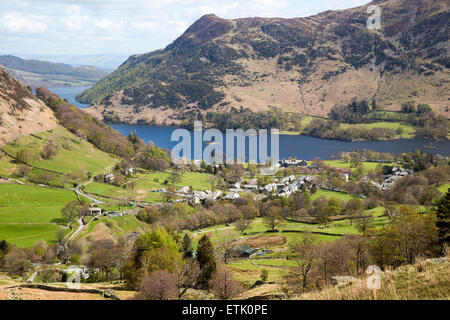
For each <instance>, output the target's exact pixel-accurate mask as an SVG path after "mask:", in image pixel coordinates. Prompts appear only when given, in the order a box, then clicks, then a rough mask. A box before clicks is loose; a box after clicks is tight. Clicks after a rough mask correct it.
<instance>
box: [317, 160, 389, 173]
mask: <svg viewBox="0 0 450 320" xmlns="http://www.w3.org/2000/svg"><path fill="white" fill-rule="evenodd" d="M325 163H326V164H327V165H329V166H331V167H334V168H343V169H350V170H353V169H355V168H351V164H350V163H349V162H345V161H343V160H326V161H325ZM362 165H363V167H364V170H363V174H367V173H368V171H369V170H375V169H376V167H377V166H378V165H381V166H384V165H389V166H393V165H395V163H378V162H362Z"/></svg>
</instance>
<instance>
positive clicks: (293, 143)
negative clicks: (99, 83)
mask: <svg viewBox="0 0 450 320" xmlns="http://www.w3.org/2000/svg"><path fill="white" fill-rule="evenodd" d="M87 88H88V87H64V88H51V90H52V92H54V93H56V94H58V95H59V96H60V97H61V98H66V99H67V100H68V101H69V103H72V104H73V105H75V106H77V107H79V108H87V107H88V105H86V104H80V103H79V102H77V101H75V96H76V95H77V94H78V93H80V92H82V91H83V90H85V89H87ZM110 126H111V127H112V128H114V129H115V130H117V131H119V132H120V133H122V134H123V135H128V134H129V133H130V132H134V131H136V133H137V134H138V135H139V137H140V138H141V139H143V140H144V141H146V142H148V141H153V142H154V143H155V145H157V146H158V147H161V148H166V149H170V150H171V149H172V148H173V147H174V146H175V145H177V143H178V142H172V141H171V136H172V132H173V130H175V128H173V127H159V126H151V125H134V124H111V125H110ZM281 129H282V128H281ZM225 140H226V139H225V138H224V141H225ZM279 142H280V150H279V153H280V159H286V158H289V157H292V156H295V157H297V158H298V159H305V160H312V159H314V158H315V157H320V158H322V159H324V160H329V159H331V158H332V156H333V155H335V154H337V153H338V152H340V151H353V150H356V149H368V150H373V151H377V152H389V153H396V154H399V153H404V152H410V151H414V150H416V149H420V150H422V151H425V152H427V153H435V154H441V155H445V156H450V141H433V142H432V145H433V146H434V148H427V146H429V145H430V141H427V140H418V139H400V140H389V141H364V142H344V141H339V140H327V139H320V138H314V137H309V136H301V135H280V137H279ZM247 145H248V143H247ZM269 149H270V140H269Z"/></svg>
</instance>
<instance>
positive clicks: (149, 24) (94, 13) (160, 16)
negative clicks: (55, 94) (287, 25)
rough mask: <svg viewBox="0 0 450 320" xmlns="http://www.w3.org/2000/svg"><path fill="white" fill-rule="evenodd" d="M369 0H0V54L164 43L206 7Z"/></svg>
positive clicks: (240, 13) (235, 13) (127, 50)
mask: <svg viewBox="0 0 450 320" xmlns="http://www.w3.org/2000/svg"><path fill="white" fill-rule="evenodd" d="M368 1H369V0H365V1H364V0H327V1H325V0H315V1H306V0H107V1H106V0H78V1H76V2H75V1H73V0H17V1H13V0H0V3H1V9H2V11H0V54H1V53H20V52H23V53H31V52H33V53H42V54H46V53H49V52H51V53H53V54H69V53H70V54H73V53H74V52H76V53H81V52H82V53H85V54H94V53H118V54H127V55H131V54H136V53H143V52H148V51H152V50H155V49H158V48H163V47H165V46H166V45H168V44H169V43H171V42H172V41H173V40H174V39H175V38H176V37H178V36H180V35H181V34H182V33H183V32H184V31H185V30H186V29H187V28H188V27H189V25H191V24H192V23H193V22H194V21H196V20H197V19H199V18H200V17H201V16H202V15H204V14H207V13H215V14H216V15H218V16H220V17H222V18H227V19H234V18H244V17H255V16H262V17H283V18H291V17H298V16H306V15H310V14H314V13H318V12H320V11H324V10H331V9H343V8H345V7H352V6H357V5H362V4H364V3H366V2H368ZM44 33H45V35H44ZM39 34H43V35H42V36H40V35H39ZM11 50H14V51H13V52H12V51H11Z"/></svg>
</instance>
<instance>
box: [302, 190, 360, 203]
mask: <svg viewBox="0 0 450 320" xmlns="http://www.w3.org/2000/svg"><path fill="white" fill-rule="evenodd" d="M320 197H325V198H327V199H329V198H332V197H335V198H338V199H341V200H344V201H346V202H347V201H349V200H351V199H354V198H356V197H355V196H353V195H350V194H348V193H343V192H335V191H329V190H322V189H321V190H317V192H316V193H314V194H313V195H312V196H311V200H316V199H317V198H320Z"/></svg>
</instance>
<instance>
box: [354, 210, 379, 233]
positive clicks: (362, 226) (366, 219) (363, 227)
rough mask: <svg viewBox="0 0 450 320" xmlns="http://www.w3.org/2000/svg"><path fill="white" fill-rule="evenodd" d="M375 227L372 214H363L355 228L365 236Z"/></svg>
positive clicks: (358, 218)
mask: <svg viewBox="0 0 450 320" xmlns="http://www.w3.org/2000/svg"><path fill="white" fill-rule="evenodd" d="M373 225H374V218H373V215H371V214H361V215H359V216H358V217H357V220H356V223H355V227H356V229H357V230H358V231H359V232H361V233H362V234H363V235H364V234H365V233H366V231H367V230H368V229H370V228H371V227H373Z"/></svg>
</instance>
